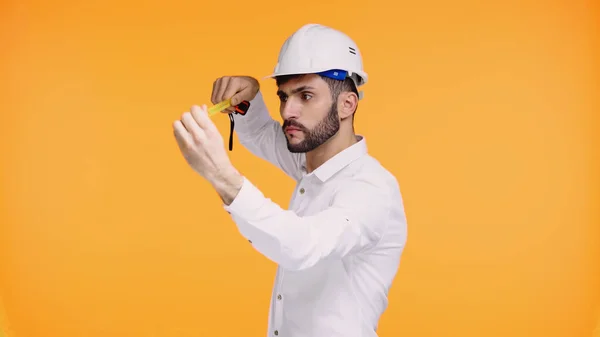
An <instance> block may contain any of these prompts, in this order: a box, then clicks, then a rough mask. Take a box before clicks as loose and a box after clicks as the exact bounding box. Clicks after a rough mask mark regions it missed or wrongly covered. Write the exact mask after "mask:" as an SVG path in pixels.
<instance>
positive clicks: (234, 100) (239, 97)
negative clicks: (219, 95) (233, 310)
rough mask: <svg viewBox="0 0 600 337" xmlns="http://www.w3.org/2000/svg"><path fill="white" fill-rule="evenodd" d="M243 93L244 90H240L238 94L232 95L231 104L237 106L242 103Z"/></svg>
mask: <svg viewBox="0 0 600 337" xmlns="http://www.w3.org/2000/svg"><path fill="white" fill-rule="evenodd" d="M243 95H244V91H241V92H238V93H237V94H235V95H233V97H231V106H236V105H238V104H240V103H242V101H243V100H244V98H243Z"/></svg>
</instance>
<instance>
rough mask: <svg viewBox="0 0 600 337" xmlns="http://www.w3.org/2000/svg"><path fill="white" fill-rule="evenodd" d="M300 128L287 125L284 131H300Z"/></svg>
mask: <svg viewBox="0 0 600 337" xmlns="http://www.w3.org/2000/svg"><path fill="white" fill-rule="evenodd" d="M300 131H302V130H300V129H298V128H295V127H292V126H288V127H287V128H285V132H287V133H295V132H300Z"/></svg>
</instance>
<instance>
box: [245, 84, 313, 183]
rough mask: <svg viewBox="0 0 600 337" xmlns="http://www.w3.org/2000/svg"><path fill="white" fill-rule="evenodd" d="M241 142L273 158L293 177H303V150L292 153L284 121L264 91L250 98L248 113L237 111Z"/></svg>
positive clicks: (257, 154)
mask: <svg viewBox="0 0 600 337" xmlns="http://www.w3.org/2000/svg"><path fill="white" fill-rule="evenodd" d="M233 119H234V122H235V132H236V134H237V135H238V139H239V142H240V144H241V145H242V146H244V147H245V148H246V149H247V150H248V151H250V152H251V153H252V154H254V155H255V156H257V157H259V158H261V159H263V160H266V161H268V162H270V163H271V164H273V165H275V166H276V167H278V168H279V169H281V170H283V172H285V173H286V174H287V175H288V176H290V177H291V178H293V179H295V180H298V179H300V178H301V176H302V173H301V169H300V168H301V165H302V161H303V159H304V157H303V155H302V154H299V153H291V152H290V151H289V150H288V149H287V140H286V138H285V134H284V133H283V131H282V130H281V124H280V123H279V122H278V121H276V120H274V119H273V118H272V117H271V115H270V114H269V110H268V109H267V106H266V104H265V101H264V98H263V95H262V92H260V91H259V92H258V94H257V95H256V96H255V97H254V99H253V100H252V101H250V107H249V109H248V111H247V112H246V114H245V115H243V116H242V115H238V114H234V115H233Z"/></svg>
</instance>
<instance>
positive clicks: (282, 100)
mask: <svg viewBox="0 0 600 337" xmlns="http://www.w3.org/2000/svg"><path fill="white" fill-rule="evenodd" d="M279 101H281V102H285V101H287V96H285V95H279Z"/></svg>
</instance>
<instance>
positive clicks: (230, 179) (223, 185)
mask: <svg viewBox="0 0 600 337" xmlns="http://www.w3.org/2000/svg"><path fill="white" fill-rule="evenodd" d="M211 184H212V186H213V188H214V189H215V191H217V194H219V196H220V197H221V200H223V203H224V204H225V205H230V204H231V203H232V202H233V200H234V199H235V197H236V196H237V195H238V193H239V192H240V189H241V188H242V185H243V184H244V178H243V177H242V175H241V174H240V173H239V172H237V170H235V168H233V167H231V168H229V169H227V170H223V171H221V172H220V174H219V176H218V177H216V178H215V179H214V180H213V181H212V182H211Z"/></svg>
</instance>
